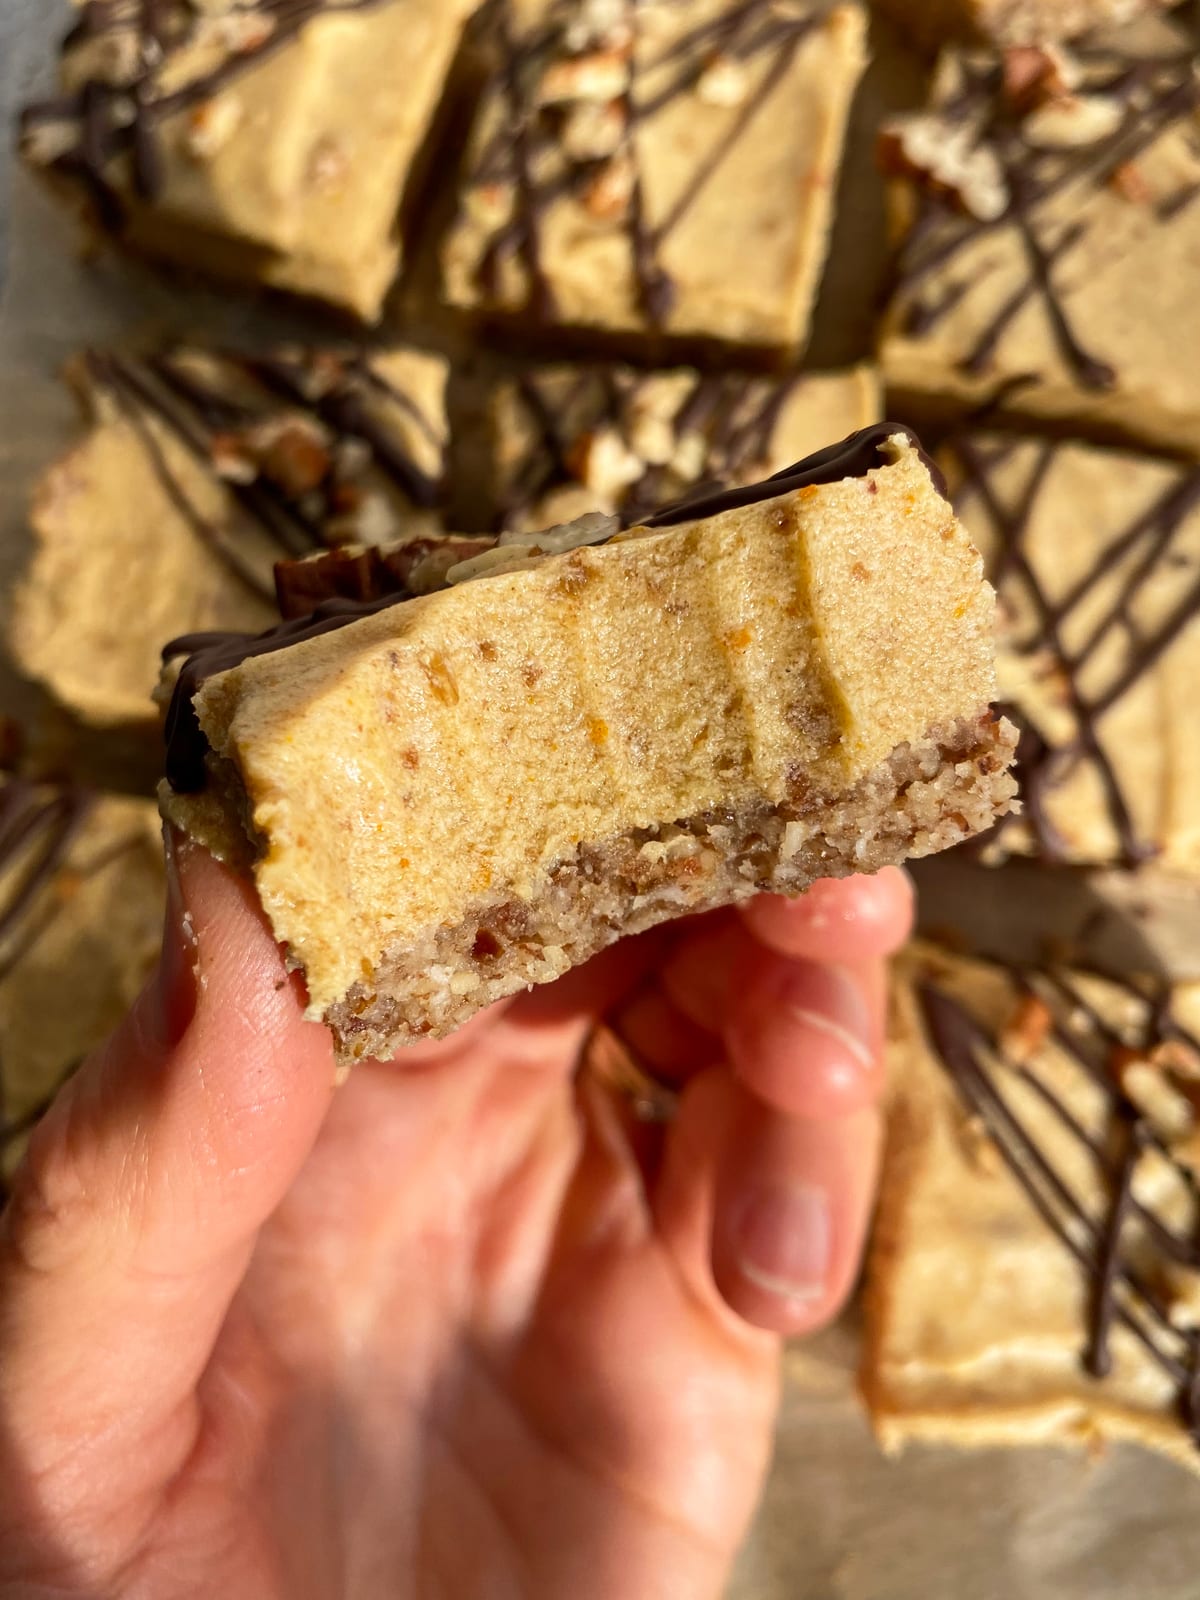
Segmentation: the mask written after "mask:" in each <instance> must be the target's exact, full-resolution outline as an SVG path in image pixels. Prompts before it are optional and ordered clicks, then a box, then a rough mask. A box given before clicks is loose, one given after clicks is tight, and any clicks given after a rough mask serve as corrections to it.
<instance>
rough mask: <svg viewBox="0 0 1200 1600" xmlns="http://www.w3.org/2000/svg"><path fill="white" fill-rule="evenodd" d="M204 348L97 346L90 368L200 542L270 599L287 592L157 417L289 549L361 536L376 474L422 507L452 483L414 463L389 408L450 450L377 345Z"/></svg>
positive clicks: (298, 551) (287, 552)
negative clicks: (204, 491)
mask: <svg viewBox="0 0 1200 1600" xmlns="http://www.w3.org/2000/svg"><path fill="white" fill-rule="evenodd" d="M196 354H197V352H190V351H186V350H173V351H168V352H165V353H163V354H160V355H156V356H150V357H146V358H140V357H135V356H131V355H119V354H117V353H115V352H112V351H104V352H102V351H98V350H90V351H87V352H86V353H85V354H84V356H83V358H82V363H83V367H84V370H85V371H86V374H87V377H88V381H89V383H90V384H91V386H92V387H94V388H95V389H97V390H99V391H100V392H102V393H105V394H107V395H110V396H111V397H112V399H113V400H114V402H115V403H116V406H117V407H118V409H119V411H120V412H121V414H122V416H123V417H124V418H125V419H126V421H127V422H128V423H129V425H130V426H131V427H132V428H133V429H134V431H135V432H136V433H137V435H138V438H139V441H140V443H141V445H142V447H143V449H144V450H145V452H146V455H147V458H148V460H149V462H150V464H151V467H152V469H153V471H154V473H155V476H156V477H157V478H158V480H159V482H160V484H161V485H162V488H163V491H164V493H165V494H166V496H167V498H168V499H169V500H170V502H171V504H172V505H173V506H174V507H175V509H176V510H177V511H178V513H179V515H180V516H181V517H182V518H183V520H184V521H185V522H186V523H187V524H188V526H189V527H190V528H191V530H192V532H193V533H194V534H195V535H196V537H197V539H198V540H199V541H200V542H201V543H202V544H204V545H205V546H206V547H207V548H208V549H210V550H211V551H212V552H213V553H214V554H215V555H216V556H218V557H219V558H220V559H221V560H222V561H223V562H224V563H225V565H226V566H227V567H228V569H229V570H230V572H232V573H233V574H234V576H235V577H236V578H238V579H239V580H240V581H241V582H242V583H243V584H244V585H245V586H246V587H247V588H248V589H250V590H251V591H253V592H254V593H255V594H258V595H260V596H261V597H262V598H263V599H264V600H267V601H270V600H272V599H273V598H274V590H273V588H272V584H271V580H270V576H269V574H268V573H267V572H266V571H265V570H263V565H262V563H260V562H256V561H254V560H253V559H252V558H251V556H250V555H249V554H248V552H247V551H245V550H244V549H242V548H240V547H239V544H238V540H237V537H236V532H234V531H231V530H230V529H229V528H226V527H222V526H220V525H219V524H217V523H214V522H213V521H211V520H210V519H209V518H208V517H206V516H204V515H203V514H202V513H201V512H200V511H199V510H198V509H197V507H196V506H195V505H194V504H193V502H192V500H191V499H190V498H189V496H188V494H187V492H186V489H185V487H184V485H183V484H182V483H181V482H180V481H179V479H178V477H177V476H176V475H175V474H174V473H173V472H172V470H171V465H170V462H169V460H168V458H167V455H166V454H165V452H164V451H163V449H162V448H161V445H160V442H159V439H158V438H157V437H156V433H155V430H154V428H152V427H151V426H150V420H149V419H151V418H153V419H154V421H155V422H156V423H157V424H158V425H159V426H160V427H163V428H166V429H167V430H169V432H170V433H171V434H172V435H173V436H174V438H175V439H177V440H178V441H179V443H180V444H182V445H183V446H184V447H185V448H186V450H187V451H188V452H189V454H190V455H191V457H192V458H193V460H194V461H195V463H196V464H197V466H198V467H200V468H201V469H202V470H203V471H204V472H206V473H208V474H210V475H211V476H212V477H213V478H214V479H216V480H219V481H220V483H221V486H222V488H223V490H224V491H225V492H226V493H227V494H228V495H229V496H230V497H231V498H232V499H233V500H234V502H235V503H236V505H237V507H238V509H239V510H240V512H241V513H242V514H243V515H244V516H245V517H246V518H248V519H249V520H250V521H251V522H252V523H253V524H254V526H255V527H256V528H257V529H258V530H259V532H260V533H261V534H262V535H263V536H264V537H265V538H266V540H267V541H268V543H269V544H272V545H274V546H276V547H277V548H278V551H279V553H280V555H281V556H290V557H298V556H303V555H306V554H308V553H309V552H310V551H313V550H319V549H322V548H323V547H326V546H328V545H332V544H337V543H340V542H341V541H342V540H343V539H346V540H350V539H353V538H354V537H355V536H356V519H355V510H356V508H357V507H359V506H360V505H361V504H362V502H363V499H364V496H365V494H366V492H367V490H366V485H365V483H364V474H365V473H366V472H367V470H368V469H370V470H373V471H375V472H378V473H379V474H380V475H381V476H382V478H383V479H384V481H385V482H386V483H387V484H388V485H389V486H390V488H391V489H392V490H394V491H395V492H396V493H397V494H398V495H400V496H403V497H404V498H405V499H406V500H407V501H408V502H410V503H411V504H413V505H415V506H418V507H422V508H425V507H431V506H433V505H435V504H436V503H437V502H438V500H439V499H440V497H441V493H442V482H441V479H440V478H434V477H431V476H430V475H429V474H428V473H427V472H425V471H424V470H423V469H422V468H421V466H420V465H419V464H418V463H417V462H416V461H415V460H413V459H412V457H411V455H410V454H409V453H408V451H407V450H406V449H405V448H404V446H403V443H402V442H401V433H400V431H399V430H398V429H397V428H393V427H390V426H389V425H388V422H387V421H386V415H387V413H388V412H389V411H391V412H393V413H396V414H398V415H399V418H400V419H402V420H404V421H411V422H412V423H414V424H415V425H416V427H417V428H418V429H419V431H420V432H422V433H423V434H424V435H425V436H426V437H427V438H428V440H429V442H430V444H431V446H432V447H434V448H436V449H438V450H441V449H442V448H443V447H442V443H441V441H440V440H439V439H438V437H437V435H436V433H435V432H434V430H433V428H432V426H431V424H430V423H429V420H428V419H427V418H426V417H425V416H424V415H423V414H422V413H421V412H420V410H419V409H418V407H417V406H416V405H415V404H414V402H413V401H412V399H411V398H410V396H408V395H407V394H405V393H404V391H403V390H401V389H399V388H397V387H396V386H395V385H394V384H390V383H389V382H388V381H387V380H386V378H385V377H384V376H383V375H382V374H381V373H380V372H379V371H378V370H377V368H376V367H375V366H373V365H372V364H371V362H370V360H369V357H368V356H367V355H366V354H365V353H363V352H359V351H325V350H297V351H291V350H289V351H288V352H286V353H283V352H277V353H275V354H273V355H270V356H251V355H248V354H239V353H234V352H231V351H227V350H221V351H211V352H207V351H206V352H202V353H200V354H202V357H203V365H197V363H196V360H195V356H196ZM257 441H261V443H259V442H257ZM351 442H353V443H354V445H357V446H359V447H360V448H359V449H358V451H357V456H358V457H360V458H361V459H355V452H354V451H353V450H352V449H350V448H349V446H350V443H351Z"/></svg>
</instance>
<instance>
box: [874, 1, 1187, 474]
mask: <svg viewBox="0 0 1200 1600" xmlns="http://www.w3.org/2000/svg"><path fill="white" fill-rule="evenodd" d="M1195 59H1196V57H1195V46H1194V44H1193V42H1192V41H1191V39H1189V38H1188V37H1187V36H1186V35H1184V34H1183V33H1182V31H1181V30H1180V29H1178V28H1176V27H1175V26H1174V25H1172V24H1170V23H1169V22H1168V21H1166V20H1165V19H1159V20H1157V21H1155V20H1153V19H1151V20H1150V21H1149V22H1148V24H1147V25H1146V26H1145V27H1143V26H1141V25H1135V26H1133V27H1131V28H1128V29H1124V30H1121V31H1120V32H1119V33H1118V34H1115V35H1113V36H1112V37H1111V38H1108V37H1105V38H1103V39H1100V40H1097V41H1096V42H1095V43H1089V44H1087V46H1086V47H1085V46H1080V48H1079V49H1078V51H1077V52H1076V53H1074V54H1067V53H1064V52H1062V51H1032V52H1030V51H1009V52H1006V53H1005V54H1003V55H1000V54H991V53H981V54H976V53H971V52H966V53H957V52H951V53H948V54H947V55H946V56H945V57H944V58H943V60H942V63H941V65H940V68H939V71H938V75H937V80H936V84H935V89H934V93H933V99H932V103H931V105H930V107H929V109H928V111H926V112H924V113H920V114H916V115H913V116H909V117H904V118H900V119H897V120H896V121H895V122H893V123H892V124H891V125H890V126H889V127H888V128H887V129H886V130H885V132H884V134H883V136H882V144H881V155H882V158H883V160H884V164H885V166H886V167H887V169H888V170H889V171H892V172H894V173H896V174H898V176H897V180H896V184H895V186H894V197H895V200H896V211H897V219H898V222H899V225H900V230H901V233H902V235H903V243H902V246H901V251H900V259H899V263H898V287H897V289H896V292H895V296H894V298H893V301H892V304H891V306H890V309H889V312H888V315H887V319H886V322H885V327H884V331H883V337H882V345H881V360H882V364H883V370H884V378H885V381H886V383H887V385H888V389H889V392H890V393H891V394H892V395H893V397H894V398H893V404H895V405H898V406H905V407H907V409H908V410H909V412H910V413H911V414H912V415H914V416H920V415H922V414H928V415H938V416H947V415H958V416H961V415H964V414H966V413H968V412H969V413H978V412H979V411H980V410H981V409H982V408H985V407H988V408H992V410H993V412H994V413H995V414H1006V415H1012V416H1018V417H1025V418H1029V419H1034V420H1036V421H1038V422H1043V423H1048V422H1053V423H1056V424H1060V425H1065V424H1069V425H1070V426H1071V428H1072V429H1073V430H1074V431H1077V432H1084V433H1088V434H1089V435H1092V436H1094V437H1103V438H1108V439H1113V438H1118V439H1131V440H1138V441H1143V442H1145V443H1147V444H1149V445H1151V446H1154V447H1157V448H1160V449H1169V450H1173V451H1177V452H1180V453H1184V454H1190V455H1192V456H1195V455H1197V454H1200V362H1198V361H1196V360H1195V359H1193V358H1192V352H1194V351H1195V350H1196V349H1197V348H1200V300H1197V297H1196V295H1195V294H1194V293H1193V282H1194V278H1195V266H1196V260H1197V255H1198V253H1200V144H1198V142H1197V140H1196V136H1195V133H1196V117H1197V112H1198V110H1200V79H1198V78H1197V75H1196V68H1195ZM1184 352H1187V354H1184Z"/></svg>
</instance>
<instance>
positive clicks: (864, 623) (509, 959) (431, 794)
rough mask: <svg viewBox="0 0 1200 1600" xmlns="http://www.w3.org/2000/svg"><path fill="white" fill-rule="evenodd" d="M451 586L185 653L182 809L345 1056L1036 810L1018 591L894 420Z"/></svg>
mask: <svg viewBox="0 0 1200 1600" xmlns="http://www.w3.org/2000/svg"><path fill="white" fill-rule="evenodd" d="M446 582H447V587H446V588H445V589H442V590H439V591H437V592H435V593H432V594H427V595H423V596H420V597H419V598H416V599H411V600H397V599H396V597H395V596H384V597H383V598H382V599H376V600H369V601H350V600H333V601H327V602H326V603H325V604H324V605H322V606H319V607H318V608H317V610H316V611H315V612H314V613H313V614H312V615H311V616H310V617H309V618H307V619H300V620H298V621H295V622H290V623H283V624H281V625H279V626H278V627H277V628H275V629H274V630H272V631H270V632H269V633H268V634H266V635H263V636H260V637H259V638H257V639H255V638H249V637H245V636H220V635H217V636H213V635H208V636H201V637H199V638H196V639H190V640H189V639H184V640H180V641H178V642H177V643H176V644H175V645H174V646H173V647H172V648H171V649H170V650H169V651H168V652H167V654H168V658H169V662H168V669H169V675H170V678H171V679H172V681H173V684H174V687H173V694H172V700H171V706H170V710H169V714H168V718H167V726H166V732H167V742H168V750H167V781H166V783H165V784H164V787H163V790H162V795H161V799H162V804H163V808H164V811H165V813H166V815H167V817H168V818H169V819H170V820H171V821H173V822H174V823H176V824H177V825H178V826H180V827H182V828H184V829H186V830H188V831H190V832H191V833H192V834H193V835H194V836H196V837H197V838H199V839H200V840H201V841H202V842H204V843H206V844H208V845H209V846H210V847H211V848H213V849H215V850H216V851H217V853H218V854H220V855H222V856H223V857H225V858H226V859H229V860H233V861H238V862H240V863H242V864H243V865H244V866H245V867H246V868H247V869H248V870H249V871H250V872H252V874H253V876H254V880H255V883H256V885H257V889H258V893H259V895H260V898H261V899H262V902H263V905H264V907H265V909H266V911H267V914H268V915H269V916H270V918H271V921H272V924H273V926H274V929H275V932H276V935H277V937H278V938H279V939H280V941H281V942H282V943H283V944H284V945H285V946H286V947H287V950H288V952H289V958H290V960H291V961H292V962H293V963H294V964H295V965H296V966H297V967H299V968H302V969H303V971H304V974H305V977H306V980H307V984H308V992H309V1000H310V1007H311V1014H312V1015H313V1016H315V1017H323V1018H324V1019H325V1020H326V1021H327V1022H328V1023H329V1024H330V1026H331V1027H332V1029H333V1032H334V1036H335V1040H336V1045H337V1049H338V1053H339V1056H340V1058H341V1059H342V1060H343V1061H349V1060H353V1059H355V1058H357V1057H361V1056H375V1055H380V1054H386V1053H390V1052H391V1051H393V1050H394V1049H395V1048H396V1047H397V1046H398V1045H401V1044H403V1043H405V1042H406V1041H409V1040H412V1039H415V1038H419V1037H421V1036H423V1035H429V1034H432V1035H440V1034H444V1033H447V1032H449V1031H450V1030H451V1029H453V1028H454V1027H456V1026H457V1025H458V1024H459V1023H461V1022H463V1021H464V1020H465V1019H466V1018H467V1017H469V1016H470V1015H471V1014H472V1013H473V1012H475V1011H477V1010H478V1009H479V1008H480V1007H481V1006H483V1005H486V1004H487V1003H489V1002H490V1001H493V1000H496V999H499V998H501V997H502V996H504V995H507V994H511V993H513V992H514V991H515V990H517V989H520V988H523V987H525V986H527V985H529V984H532V983H540V982H546V981H549V980H550V979H553V978H556V977H558V976H559V975H561V974H562V973H563V972H565V971H567V970H568V969H569V968H570V967H572V966H574V965H575V964H576V963H578V962H580V961H582V960H585V959H586V958H587V957H588V956H590V955H592V954H594V953H595V952H596V951H597V950H599V949H601V948H602V947H603V946H605V945H607V944H609V943H611V942H612V941H613V940H614V939H616V938H618V937H620V936H621V935H622V934H624V933H632V932H635V931H637V930H639V929H642V928H647V927H650V926H652V925H653V924H655V923H658V922H661V921H663V920H664V919H666V918H669V917H675V916H678V915H681V914H682V913H684V912H687V911H698V910H704V909H708V908H710V907H713V906H717V905H722V904H727V903H730V902H734V901H737V900H741V899H743V898H746V897H748V896H749V895H751V894H754V893H756V892H757V891H758V890H761V889H768V888H769V889H774V890H777V891H781V892H785V893H786V892H797V891H799V890H800V889H802V888H804V887H805V886H806V885H807V884H808V883H810V882H811V881H812V880H813V879H814V878H817V877H827V876H830V875H836V874H841V873H846V872H853V871H862V872H871V871H874V870H876V869H877V868H878V867H880V866H883V865H884V864H885V863H888V862H894V861H898V860H901V859H903V858H904V857H905V856H908V855H921V854H928V853H930V852H932V851H934V850H938V849H942V848H944V847H946V846H947V845H950V844H954V843H956V842H957V841H959V840H960V839H963V838H965V837H967V836H969V835H971V834H973V833H976V832H978V831H980V830H981V829H983V828H985V827H987V826H988V825H989V824H990V823H991V822H992V821H993V820H994V818H995V817H996V816H997V815H1000V814H1002V813H1003V812H1004V811H1005V810H1006V809H1007V808H1008V806H1009V805H1010V803H1011V798H1012V794H1013V789H1014V785H1013V783H1012V780H1011V778H1010V777H1009V776H1008V773H1007V771H1006V768H1007V766H1008V763H1009V761H1010V759H1011V754H1012V745H1013V741H1014V734H1013V731H1012V729H1011V728H1010V727H1009V726H1008V724H1006V723H1003V722H1000V721H998V720H996V719H995V718H993V716H992V714H991V711H990V709H989V703H990V701H991V698H992V693H993V688H994V678H993V644H992V627H993V607H992V594H991V591H990V589H989V588H988V587H987V585H986V584H985V583H984V581H983V578H982V568H981V562H980V558H979V556H978V553H977V552H976V551H975V550H974V548H973V547H972V546H971V544H970V542H969V540H968V539H967V537H966V535H965V533H964V532H963V531H962V529H961V528H960V527H959V525H958V524H957V523H956V521H955V519H954V516H953V513H952V511H951V509H950V507H949V506H948V505H947V503H946V501H945V500H944V499H943V497H942V495H941V493H940V492H939V490H938V487H937V486H936V484H935V480H934V477H933V476H932V474H931V470H930V466H929V463H928V462H927V460H926V458H925V457H924V456H923V455H922V453H921V452H920V450H919V447H917V445H916V444H915V442H914V441H913V440H912V438H911V436H909V435H908V434H907V433H906V432H905V431H903V430H900V429H897V428H895V427H894V426H893V425H890V424H880V425H878V426H876V427H875V428H872V429H868V430H865V431H863V432H862V433H860V434H857V435H855V436H853V437H852V438H851V439H849V440H847V441H845V442H844V443H843V444H841V445H838V446H832V447H830V448H829V449H827V450H825V451H823V452H821V453H819V454H818V455H816V456H813V457H810V458H809V459H808V460H807V461H804V462H801V463H799V464H798V465H796V466H795V467H793V468H790V469H788V470H787V471H785V472H783V473H781V474H779V475H777V476H776V477H774V478H772V479H770V480H768V481H766V482H765V483H762V484H758V485H754V486H751V487H749V488H744V489H740V490H730V491H724V492H721V493H718V494H716V495H714V496H711V497H707V498H701V499H700V500H697V501H693V502H687V503H685V504H683V505H681V506H678V507H676V508H674V509H672V510H668V511H664V512H660V513H658V514H657V515H656V516H655V517H652V518H650V519H649V520H648V521H647V523H646V524H644V525H642V526H641V527H638V528H634V529H632V530H628V531H626V532H620V531H618V528H617V525H616V520H615V519H613V518H607V519H606V518H603V517H588V518H584V519H582V521H581V523H580V524H576V525H568V526H567V527H565V528H560V529H557V530H553V531H552V532H551V533H550V534H549V535H546V536H543V537H542V538H541V540H539V537H538V536H537V535H520V534H513V535H511V536H508V535H506V536H505V539H504V540H503V541H502V542H501V543H500V544H498V545H497V546H496V548H495V549H493V550H489V551H485V552H484V553H483V554H481V555H478V556H475V557H473V558H472V559H471V560H469V561H467V562H464V563H462V564H461V565H459V566H457V567H454V568H451V569H450V571H449V572H448V574H447V577H446ZM178 657H183V658H186V659H184V660H183V664H182V666H180V664H179V660H178V659H175V658H178Z"/></svg>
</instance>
